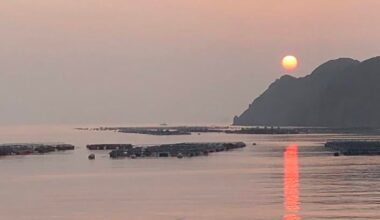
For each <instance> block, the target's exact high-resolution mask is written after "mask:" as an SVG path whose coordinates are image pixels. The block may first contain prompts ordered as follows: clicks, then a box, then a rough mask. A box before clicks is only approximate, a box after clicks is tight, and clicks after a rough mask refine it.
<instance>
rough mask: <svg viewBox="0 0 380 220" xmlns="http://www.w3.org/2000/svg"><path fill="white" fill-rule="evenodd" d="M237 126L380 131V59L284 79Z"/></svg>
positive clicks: (338, 63) (340, 63)
mask: <svg viewBox="0 0 380 220" xmlns="http://www.w3.org/2000/svg"><path fill="white" fill-rule="evenodd" d="M234 124H235V125H274V126H277V125H278V126H326V127H379V126H380V57H375V58H372V59H369V60H366V61H363V62H359V61H356V60H353V59H349V58H341V59H337V60H331V61H328V62H326V63H324V64H322V65H321V66H319V67H318V68H317V69H315V70H314V71H313V72H312V73H311V74H310V75H308V76H306V77H303V78H294V77H292V76H288V75H286V76H283V77H281V78H280V79H278V80H276V81H275V82H274V83H272V84H271V85H270V86H269V88H268V89H267V90H266V91H265V92H264V93H263V94H262V95H261V96H259V97H258V98H257V99H255V100H254V101H253V103H252V104H251V105H250V106H249V108H248V109H247V110H246V111H245V112H244V113H243V114H242V115H240V116H239V117H235V118H234Z"/></svg>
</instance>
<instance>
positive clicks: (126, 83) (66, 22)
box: [0, 0, 380, 124]
mask: <svg viewBox="0 0 380 220" xmlns="http://www.w3.org/2000/svg"><path fill="white" fill-rule="evenodd" d="M379 11H380V1H378V0H361V1H359V0H310V1H309V0H307V1H306V0H288V1H280V0H276V1H274V0H265V1H264V0H262V1H254V0H229V1H228V0H200V1H195V0H194V1H182V0H149V1H148V0H139V1H136V0H133V1H130V0H103V1H100V0H3V1H1V2H0V27H1V28H0V41H1V43H0V103H1V108H0V123H2V124H23V123H117V124H126V123H161V122H168V123H175V122H176V123H195V124H196V123H230V122H231V121H232V118H233V116H234V115H236V114H240V113H241V112H242V111H243V110H244V109H245V108H246V107H247V106H248V104H249V103H250V102H251V101H252V100H253V99H254V98H256V97H257V96H258V95H260V94H261V93H262V92H263V91H264V90H265V89H266V88H267V87H268V86H269V84H270V83H271V82H273V81H274V80H275V79H276V78H279V77H281V75H283V74H284V72H283V69H282V67H281V59H282V57H284V56H285V55H287V54H292V55H295V56H297V58H298V59H299V67H298V69H297V71H296V72H295V73H293V74H294V75H295V76H297V77H299V76H304V75H306V74H309V73H310V72H311V71H312V70H313V69H314V68H315V67H317V66H318V65H319V64H321V63H322V62H325V61H327V60H329V59H335V58H339V57H352V58H355V59H359V60H363V59H367V58H370V57H373V56H378V55H380V43H379V39H380V25H379V21H380V13H379Z"/></svg>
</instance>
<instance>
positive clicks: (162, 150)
mask: <svg viewBox="0 0 380 220" xmlns="http://www.w3.org/2000/svg"><path fill="white" fill-rule="evenodd" d="M245 146H246V144H245V143H243V142H232V143H177V144H162V145H154V146H148V147H141V146H135V147H133V148H130V149H117V150H113V151H111V152H110V154H109V155H110V157H111V158H125V157H130V158H138V157H177V158H183V157H195V156H207V155H209V153H214V152H221V151H228V150H233V149H238V148H243V147H245Z"/></svg>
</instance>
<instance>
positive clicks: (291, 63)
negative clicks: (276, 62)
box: [282, 55, 298, 71]
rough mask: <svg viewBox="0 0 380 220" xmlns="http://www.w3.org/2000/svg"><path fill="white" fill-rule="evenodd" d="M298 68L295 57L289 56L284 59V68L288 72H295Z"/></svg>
mask: <svg viewBox="0 0 380 220" xmlns="http://www.w3.org/2000/svg"><path fill="white" fill-rule="evenodd" d="M297 66H298V60H297V58H296V57H295V56H292V55H288V56H285V57H284V58H282V67H283V68H284V69H285V70H287V71H293V70H295V69H296V68H297Z"/></svg>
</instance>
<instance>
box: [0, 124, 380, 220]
mask: <svg viewBox="0 0 380 220" xmlns="http://www.w3.org/2000/svg"><path fill="white" fill-rule="evenodd" d="M336 138H350V139H351V138H364V137H362V136H349V135H278V136H273V135H236V134H213V133H207V134H201V135H197V134H196V135H191V136H167V137H157V136H147V135H137V134H121V133H115V132H94V131H78V130H74V129H72V128H69V127H61V126H56V127H46V126H32V127H25V126H23V127H1V128H0V142H1V143H7V142H12V143H14V142H57V141H59V142H61V141H62V142H66V143H71V144H75V145H76V146H77V149H76V150H75V151H73V152H65V153H53V154H47V155H29V156H12V157H1V158H0V173H1V174H2V178H1V179H0V188H1V191H0V213H1V218H2V219H12V220H51V219H57V220H61V219H62V220H63V219H73V220H87V219H88V220H90V219H91V220H92V219H95V220H105V219H109V220H122V219H123V220H124V219H137V220H150V219H158V220H168V219H169V220H170V219H173V220H178V219H183V220H185V219H186V220H199V219H201V220H210V219H218V220H231V219H234V220H248V219H249V220H252V219H254V220H256V219H257V220H261V219H284V220H296V219H297V220H298V219H321V220H322V219H379V218H380V213H379V211H378V210H379V203H380V193H379V191H378V189H379V187H380V181H379V180H380V179H379V178H380V169H379V167H380V158H379V157H364V156H358V157H345V156H342V157H333V156H332V155H331V153H328V152H326V151H325V149H323V147H322V143H323V142H324V141H326V140H328V139H336ZM371 138H374V139H380V137H371ZM199 141H218V142H220V141H244V142H246V143H247V147H246V148H244V149H242V150H236V151H229V152H222V153H217V154H213V155H210V156H208V157H196V158H191V159H188V158H184V159H177V158H169V159H136V160H132V159H120V160H112V159H110V158H109V157H108V155H107V153H105V152H98V153H96V160H94V161H89V160H88V159H87V156H88V154H89V153H90V152H89V151H88V150H87V149H86V148H85V145H86V144H90V143H132V144H149V143H176V142H199ZM253 142H255V143H257V145H256V146H253V145H252V143H253Z"/></svg>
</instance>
